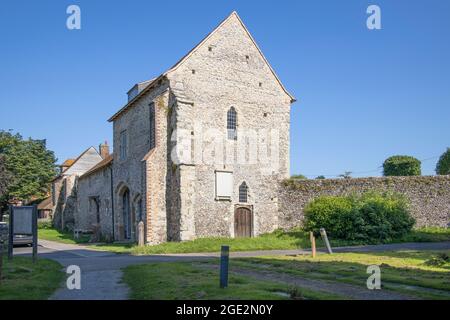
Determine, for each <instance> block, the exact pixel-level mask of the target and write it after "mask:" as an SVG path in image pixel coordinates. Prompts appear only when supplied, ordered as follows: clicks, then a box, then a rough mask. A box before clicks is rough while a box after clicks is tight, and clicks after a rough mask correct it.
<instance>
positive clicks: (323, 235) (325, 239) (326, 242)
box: [320, 228, 333, 254]
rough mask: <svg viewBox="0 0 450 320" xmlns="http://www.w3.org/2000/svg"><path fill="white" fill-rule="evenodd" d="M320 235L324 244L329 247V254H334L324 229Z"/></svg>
mask: <svg viewBox="0 0 450 320" xmlns="http://www.w3.org/2000/svg"><path fill="white" fill-rule="evenodd" d="M320 235H321V236H322V239H323V242H325V246H326V247H327V251H328V253H329V254H332V253H333V250H331V246H330V242H329V241H328V237H327V232H326V231H325V229H324V228H320Z"/></svg>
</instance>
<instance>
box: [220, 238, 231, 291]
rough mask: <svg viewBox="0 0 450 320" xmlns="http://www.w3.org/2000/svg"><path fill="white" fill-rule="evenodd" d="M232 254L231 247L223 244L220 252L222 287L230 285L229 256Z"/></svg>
mask: <svg viewBox="0 0 450 320" xmlns="http://www.w3.org/2000/svg"><path fill="white" fill-rule="evenodd" d="M229 255H230V247H229V246H222V249H221V252H220V287H221V288H226V287H228V257H229Z"/></svg>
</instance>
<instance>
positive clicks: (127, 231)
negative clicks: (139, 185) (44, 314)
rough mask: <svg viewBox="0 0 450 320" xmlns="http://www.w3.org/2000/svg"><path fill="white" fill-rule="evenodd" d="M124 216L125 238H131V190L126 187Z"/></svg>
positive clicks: (123, 206) (123, 196) (123, 203)
mask: <svg viewBox="0 0 450 320" xmlns="http://www.w3.org/2000/svg"><path fill="white" fill-rule="evenodd" d="M122 217H123V231H124V239H127V240H128V239H131V213H130V190H128V189H126V190H125V191H124V192H123V194H122Z"/></svg>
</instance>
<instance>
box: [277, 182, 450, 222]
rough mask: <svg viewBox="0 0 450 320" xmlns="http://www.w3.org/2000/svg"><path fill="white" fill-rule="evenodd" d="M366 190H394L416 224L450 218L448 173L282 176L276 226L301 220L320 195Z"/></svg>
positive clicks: (345, 193) (358, 192)
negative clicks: (408, 204) (345, 176)
mask: <svg viewBox="0 0 450 320" xmlns="http://www.w3.org/2000/svg"><path fill="white" fill-rule="evenodd" d="M369 190H377V191H394V192H398V193H401V194H403V195H405V196H406V197H407V198H408V199H409V202H410V209H411V213H412V215H413V216H414V218H415V219H416V227H429V226H439V227H446V226H448V223H449V222H450V175H447V176H412V177H370V178H352V179H316V180H293V179H289V180H285V181H283V182H282V185H281V187H280V191H279V197H278V202H279V219H278V223H279V227H280V228H283V229H290V228H292V227H296V226H300V225H301V224H302V222H303V209H304V207H305V206H306V204H307V203H308V202H310V201H311V200H312V199H314V198H317V197H318V196H321V195H347V194H352V193H356V194H361V193H362V192H365V191H369Z"/></svg>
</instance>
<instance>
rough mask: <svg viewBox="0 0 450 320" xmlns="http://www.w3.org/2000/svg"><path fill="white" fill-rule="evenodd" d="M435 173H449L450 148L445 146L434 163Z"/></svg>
mask: <svg viewBox="0 0 450 320" xmlns="http://www.w3.org/2000/svg"><path fill="white" fill-rule="evenodd" d="M436 174H442V175H444V174H450V148H447V151H445V152H444V153H443V154H442V155H441V157H440V158H439V161H438V162H437V164H436Z"/></svg>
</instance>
